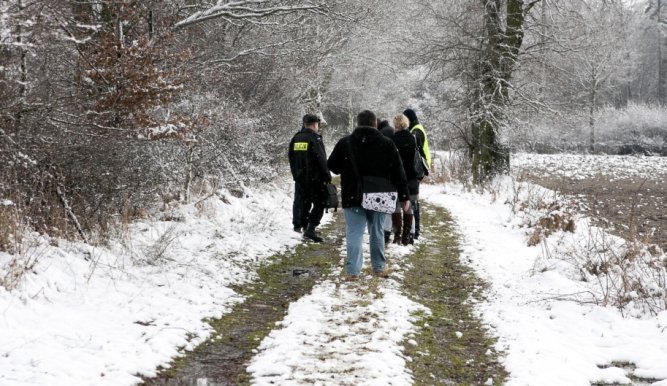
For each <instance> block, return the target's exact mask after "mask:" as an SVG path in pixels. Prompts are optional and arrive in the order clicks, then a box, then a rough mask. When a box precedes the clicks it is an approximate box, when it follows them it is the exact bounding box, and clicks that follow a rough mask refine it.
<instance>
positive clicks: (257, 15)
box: [174, 0, 325, 28]
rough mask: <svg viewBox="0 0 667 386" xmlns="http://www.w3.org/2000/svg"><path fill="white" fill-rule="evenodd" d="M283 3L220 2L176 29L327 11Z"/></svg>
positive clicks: (305, 4) (308, 4) (256, 0)
mask: <svg viewBox="0 0 667 386" xmlns="http://www.w3.org/2000/svg"><path fill="white" fill-rule="evenodd" d="M282 3H283V2H276V1H272V0H244V1H232V2H225V1H224V0H218V2H217V4H216V5H214V6H212V7H210V8H207V9H204V10H201V11H197V12H195V13H193V14H192V15H190V16H188V17H187V18H185V19H183V20H181V21H179V22H177V23H176V24H175V25H174V28H183V27H187V26H190V25H193V24H197V23H201V22H203V21H206V20H211V19H216V18H228V19H235V20H244V21H250V22H252V21H255V20H261V19H263V18H266V17H269V16H280V15H286V14H291V13H295V12H304V11H305V12H315V13H320V12H322V11H324V9H325V6H324V5H321V4H317V3H312V2H309V1H304V2H297V3H296V4H293V5H287V4H282Z"/></svg>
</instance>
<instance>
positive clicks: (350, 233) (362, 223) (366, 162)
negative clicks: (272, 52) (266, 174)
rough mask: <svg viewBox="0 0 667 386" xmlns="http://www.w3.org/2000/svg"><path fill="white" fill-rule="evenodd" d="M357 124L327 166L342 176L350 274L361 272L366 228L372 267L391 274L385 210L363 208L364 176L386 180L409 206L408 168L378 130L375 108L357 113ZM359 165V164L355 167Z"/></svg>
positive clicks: (378, 271)
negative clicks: (387, 258)
mask: <svg viewBox="0 0 667 386" xmlns="http://www.w3.org/2000/svg"><path fill="white" fill-rule="evenodd" d="M357 124H358V125H359V126H358V127H357V128H355V129H354V131H353V132H352V134H350V135H348V136H346V137H344V138H342V139H341V140H339V141H338V143H336V146H335V147H334V149H333V151H332V152H331V155H330V156H329V160H328V161H327V165H328V167H329V170H331V172H333V173H335V174H340V176H341V201H342V207H343V209H344V212H345V228H346V240H347V245H346V247H347V262H346V267H347V274H348V277H349V278H350V279H355V278H357V277H358V276H359V274H360V272H361V266H362V263H363V259H362V250H363V248H362V242H363V235H364V229H365V228H366V227H368V233H369V235H370V251H371V266H372V269H373V272H374V274H376V275H378V276H382V277H386V276H387V275H388V273H387V269H386V264H385V261H386V258H385V254H384V237H383V229H382V223H383V222H384V217H385V215H384V213H380V212H376V211H373V210H368V209H365V208H363V207H362V199H363V187H362V186H361V182H362V180H363V177H375V178H376V180H380V181H385V184H386V190H383V191H387V192H390V191H395V192H398V201H400V202H401V203H402V205H404V206H405V207H406V208H407V206H408V205H409V192H408V185H407V179H406V177H405V171H404V170H403V165H402V163H401V158H400V156H399V154H398V150H396V146H394V143H393V142H392V141H391V140H390V139H389V138H387V137H385V136H384V135H382V133H380V131H379V130H378V129H377V120H376V117H375V114H374V113H373V112H372V111H368V110H365V111H362V112H361V113H359V115H357ZM355 165H356V167H355Z"/></svg>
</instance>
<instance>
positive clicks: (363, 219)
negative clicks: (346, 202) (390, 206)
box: [345, 206, 386, 276]
mask: <svg viewBox="0 0 667 386" xmlns="http://www.w3.org/2000/svg"><path fill="white" fill-rule="evenodd" d="M384 217H385V214H384V213H380V212H375V211H372V210H366V209H364V208H362V207H360V206H355V207H352V208H345V235H346V238H347V261H346V263H345V266H346V267H347V273H348V275H353V276H356V275H358V274H359V273H360V272H361V266H362V264H363V256H362V252H363V242H364V230H365V228H366V227H368V234H369V235H370V244H371V267H372V268H373V271H382V270H383V269H384V264H385V260H386V259H385V256H384V232H383V223H384Z"/></svg>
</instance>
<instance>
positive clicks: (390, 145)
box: [289, 109, 431, 280]
mask: <svg viewBox="0 0 667 386" xmlns="http://www.w3.org/2000/svg"><path fill="white" fill-rule="evenodd" d="M319 123H320V119H319V118H318V117H317V116H316V115H312V114H307V115H305V116H304V117H303V127H302V128H301V129H300V130H299V132H298V133H296V134H295V135H294V137H293V138H292V140H291V142H290V145H289V161H290V168H291V172H292V177H293V178H294V184H295V186H294V188H295V189H294V204H293V220H292V223H293V225H294V230H295V231H297V232H303V235H304V237H306V238H308V239H311V240H313V241H315V242H321V241H322V240H323V239H322V237H321V236H320V235H319V234H317V232H316V231H315V229H316V228H317V226H318V225H319V224H320V221H321V219H322V215H323V213H324V207H325V203H324V201H325V194H326V190H325V186H326V184H327V183H330V182H331V173H334V174H340V176H341V203H342V207H343V209H344V214H345V225H346V240H347V245H346V248H347V260H346V270H347V275H348V278H349V279H351V280H354V279H356V278H357V277H358V276H359V274H360V272H361V267H362V263H363V259H362V250H363V234H364V230H365V228H368V232H369V235H370V257H371V267H372V269H373V273H374V274H375V275H377V276H381V277H387V276H388V274H389V272H388V269H387V265H386V257H385V253H384V248H385V243H388V242H390V241H392V240H391V236H392V234H393V242H394V243H396V244H403V245H407V244H412V243H413V242H414V240H415V239H418V238H419V232H420V216H419V201H418V198H419V183H420V177H423V176H420V175H419V173H417V171H416V170H417V166H418V165H416V164H415V162H417V161H416V160H419V159H420V158H419V156H421V157H422V158H423V160H424V161H425V162H426V164H427V165H429V166H430V162H431V155H430V151H429V146H428V140H427V137H426V130H425V129H424V127H423V126H422V125H421V124H420V123H419V120H418V118H417V114H416V113H415V112H414V110H412V109H406V110H405V111H404V112H403V113H402V114H399V115H397V116H396V117H394V118H393V122H392V123H393V126H394V127H392V126H391V124H390V123H389V121H381V120H378V119H377V117H376V115H375V114H374V113H373V112H372V111H369V110H364V111H362V112H360V113H359V114H358V115H357V127H356V128H355V129H354V131H353V132H352V133H351V134H350V135H348V136H345V137H343V138H341V139H340V140H339V141H338V142H337V143H336V145H335V147H334V149H333V151H332V152H331V155H330V156H329V158H328V159H327V157H326V150H325V147H324V143H323V141H322V136H321V135H320V133H319ZM416 152H418V153H419V156H417V155H416V154H415V153H416ZM371 184H373V185H374V186H375V187H376V188H377V189H376V190H377V191H383V192H390V195H393V197H392V198H396V207H395V209H394V208H393V207H392V208H390V211H391V210H392V209H393V213H391V216H388V215H386V212H381V211H377V210H375V208H374V207H372V206H370V207H372V208H373V209H368V208H369V206H368V205H366V204H367V202H364V203H362V201H363V200H365V199H366V200H367V199H368V198H367V197H366V194H365V192H366V191H367V190H368V187H369V185H371ZM391 202H393V201H391ZM365 206H366V207H365Z"/></svg>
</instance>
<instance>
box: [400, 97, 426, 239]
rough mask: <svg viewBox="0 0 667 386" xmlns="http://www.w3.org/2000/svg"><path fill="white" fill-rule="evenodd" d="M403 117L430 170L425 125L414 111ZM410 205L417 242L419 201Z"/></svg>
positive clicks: (406, 113) (405, 112) (419, 227)
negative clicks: (406, 119)
mask: <svg viewBox="0 0 667 386" xmlns="http://www.w3.org/2000/svg"><path fill="white" fill-rule="evenodd" d="M403 115H405V116H406V117H407V118H408V120H409V121H410V126H409V131H410V133H412V134H413V135H414V136H415V140H416V141H417V149H418V150H419V153H420V154H421V156H422V157H423V158H424V160H425V161H426V166H427V167H428V168H430V167H431V151H430V149H429V145H428V137H427V136H426V129H424V125H422V124H421V123H419V118H417V113H415V111H414V110H412V109H405V111H403ZM410 203H411V204H412V210H413V211H414V221H415V234H414V239H415V240H417V239H419V232H420V230H421V216H420V214H419V199H416V200H414V201H411V202H410Z"/></svg>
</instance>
